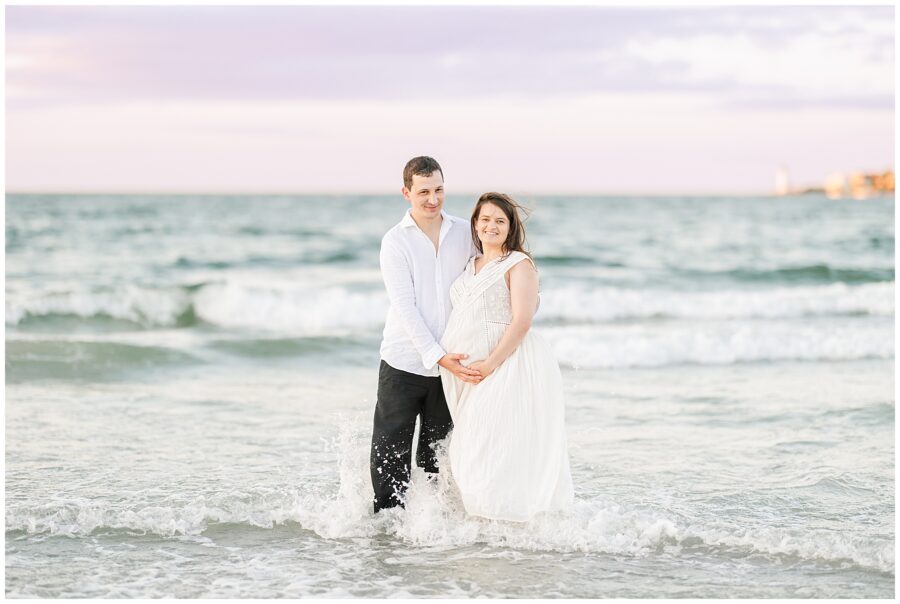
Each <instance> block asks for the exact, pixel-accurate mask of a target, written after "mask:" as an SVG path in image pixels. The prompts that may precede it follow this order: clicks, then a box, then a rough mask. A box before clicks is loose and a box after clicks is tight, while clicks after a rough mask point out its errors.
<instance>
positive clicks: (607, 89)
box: [6, 6, 894, 193]
mask: <svg viewBox="0 0 900 604" xmlns="http://www.w3.org/2000/svg"><path fill="white" fill-rule="evenodd" d="M893 23H894V11H893V8H891V7H777V6H776V7H772V6H769V7H729V8H722V7H709V8H685V9H680V8H679V9H670V8H640V9H626V8H610V7H547V6H534V7H439V6H431V7H367V6H356V7H348V6H342V7H326V6H284V7H239V6H204V7H180V6H158V7H122V6H119V7H66V6H52V7H25V6H11V7H7V9H6V26H7V31H6V33H7V47H6V64H7V74H6V94H7V98H6V101H7V104H6V108H7V114H6V116H7V120H6V123H7V140H6V148H7V164H6V168H7V179H8V180H7V182H8V186H9V187H10V189H11V190H48V189H50V190H70V191H77V190H143V191H172V190H183V191H202V190H213V191H223V190H241V191H251V190H253V191H298V190H319V191H321V190H338V191H390V190H396V188H398V186H399V185H398V184H397V173H398V170H399V168H398V166H402V165H403V163H405V161H406V160H407V159H408V158H409V157H411V156H413V155H418V154H422V153H427V154H431V155H435V156H436V157H439V159H440V160H441V161H442V163H444V164H445V166H446V168H447V174H448V186H452V188H453V189H454V190H456V191H461V190H466V191H470V192H471V191H478V190H483V189H485V188H492V189H509V190H514V191H522V192H536V191H544V192H560V191H569V192H575V191H580V192H584V191H615V192H623V191H631V192H657V193H663V192H673V191H681V192H722V191H741V192H760V191H763V192H764V191H768V190H770V189H771V186H772V182H773V174H774V172H775V169H776V168H777V167H778V166H779V165H781V164H787V165H788V166H789V167H790V169H791V174H792V177H793V178H794V180H795V182H799V183H809V184H817V183H820V182H821V180H822V178H824V177H825V176H826V175H827V174H828V173H829V172H831V171H834V170H847V169H859V168H863V169H881V168H883V167H886V166H887V165H890V163H892V162H893V125H894V116H893V99H894V81H893V78H894V76H893V73H894V65H893V61H894V50H893V45H894V29H893ZM348 158H352V163H353V164H354V170H353V172H352V174H348V173H347V169H346V166H347V162H348Z"/></svg>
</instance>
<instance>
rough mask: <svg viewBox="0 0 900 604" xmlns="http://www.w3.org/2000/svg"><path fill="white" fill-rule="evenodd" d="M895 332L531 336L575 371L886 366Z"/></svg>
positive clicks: (809, 326)
mask: <svg viewBox="0 0 900 604" xmlns="http://www.w3.org/2000/svg"><path fill="white" fill-rule="evenodd" d="M893 329H894V327H893V323H892V322H891V321H890V320H888V319H886V318H869V319H868V320H861V319H837V320H827V319H815V320H807V321H752V320H751V321H743V320H742V321H696V322H689V321H677V322H672V323H669V324H628V325H592V326H573V325H569V326H545V327H538V328H537V330H538V333H540V334H541V335H543V336H544V337H546V338H547V339H548V340H549V341H550V343H551V344H552V346H553V349H554V351H555V352H556V354H557V358H558V359H559V361H560V363H561V364H563V365H566V366H569V367H575V368H579V367H584V368H625V367H661V366H665V365H683V364H697V365H730V364H734V363H752V362H760V361H849V360H858V359H869V358H879V359H889V358H893V356H894V335H893Z"/></svg>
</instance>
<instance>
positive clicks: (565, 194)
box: [5, 189, 819, 198]
mask: <svg viewBox="0 0 900 604" xmlns="http://www.w3.org/2000/svg"><path fill="white" fill-rule="evenodd" d="M493 190H496V189H493ZM486 191H487V189H486V190H482V191H478V192H473V191H462V192H458V193H456V192H454V193H446V197H460V196H473V197H475V198H477V197H479V196H481V195H482V194H484V193H485V192H486ZM816 193H819V191H811V192H802V191H797V192H794V193H788V194H787V195H786V196H791V195H809V194H816ZM512 194H514V195H520V196H531V197H550V196H553V197H676V196H690V197H723V196H729V197H784V196H785V195H778V194H776V193H775V192H773V191H767V192H763V191H758V192H746V191H744V192H737V191H730V192H729V191H718V192H709V191H707V192H689V191H671V192H665V193H662V192H640V191H630V192H625V191H618V192H616V191H558V192H550V191H533V192H531V191H529V192H514V193H512ZM5 195H107V196H112V195H135V196H139V195H141V196H153V195H158V196H171V197H177V196H182V197H183V196H189V195H200V196H230V197H242V196H250V195H254V196H265V197H285V196H287V197H290V196H303V197H308V196H328V197H343V196H350V195H366V196H372V197H374V196H397V197H401V195H400V193H399V192H397V191H384V192H381V191H313V190H310V191H303V190H295V191H260V190H244V191H215V190H197V191H185V190H180V191H179V190H168V191H150V190H115V191H98V190H93V191H92V190H18V191H10V190H7V191H5Z"/></svg>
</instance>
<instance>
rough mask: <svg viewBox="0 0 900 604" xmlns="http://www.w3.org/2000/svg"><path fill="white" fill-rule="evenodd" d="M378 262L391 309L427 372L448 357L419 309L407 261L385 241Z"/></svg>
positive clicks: (394, 247) (395, 248)
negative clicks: (398, 318)
mask: <svg viewBox="0 0 900 604" xmlns="http://www.w3.org/2000/svg"><path fill="white" fill-rule="evenodd" d="M379 262H380V264H381V277H382V278H383V279H384V287H385V289H387V295H388V299H389V300H390V301H391V306H393V307H394V310H396V311H397V315H398V316H399V317H400V323H401V325H403V329H404V330H405V331H406V333H407V334H408V335H409V337H410V339H411V340H412V343H413V346H415V348H416V352H418V353H419V356H421V357H422V364H423V365H424V366H425V368H426V369H431V368H432V367H434V366H435V364H437V362H438V361H439V360H441V357H443V356H444V355H445V354H446V353H445V352H444V349H443V348H441V346H440V344H438V343H437V342H436V341H435V339H434V335H432V333H431V330H429V329H428V326H427V325H425V320H424V319H423V318H422V315H421V314H420V313H419V309H418V308H417V307H416V290H415V288H414V287H413V281H412V274H411V272H410V268H409V264H408V263H407V260H406V257H405V256H404V255H403V253H402V252H401V251H400V250H399V249H397V247H396V246H395V245H394V244H392V243H391V242H390V241H382V242H381V255H380V257H379Z"/></svg>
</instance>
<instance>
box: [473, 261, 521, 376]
mask: <svg viewBox="0 0 900 604" xmlns="http://www.w3.org/2000/svg"><path fill="white" fill-rule="evenodd" d="M509 295H510V304H511V305H512V322H511V323H510V324H509V327H507V328H506V331H504V332H503V337H502V338H500V342H499V343H498V344H497V346H496V348H494V349H493V350H492V351H491V354H490V355H488V358H486V359H485V360H484V361H479V362H475V363H472V364H471V365H469V367H471V368H472V369H477V370H479V371H480V372H481V375H482V376H484V377H487V376H488V375H490V374H491V373H493V372H494V370H495V369H496V368H497V367H499V366H500V365H501V364H502V363H503V361H505V360H506V359H507V357H509V355H511V354H512V353H513V351H515V349H516V348H518V347H519V344H521V343H522V340H523V339H524V338H525V334H527V333H528V330H529V329H531V320H532V319H533V318H534V313H535V311H536V310H537V301H538V275H537V271H536V270H535V268H534V265H533V264H532V263H531V262H530V261H527V260H523V261H521V262H519V263H518V264H516V265H515V266H514V267H512V268H511V269H509Z"/></svg>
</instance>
